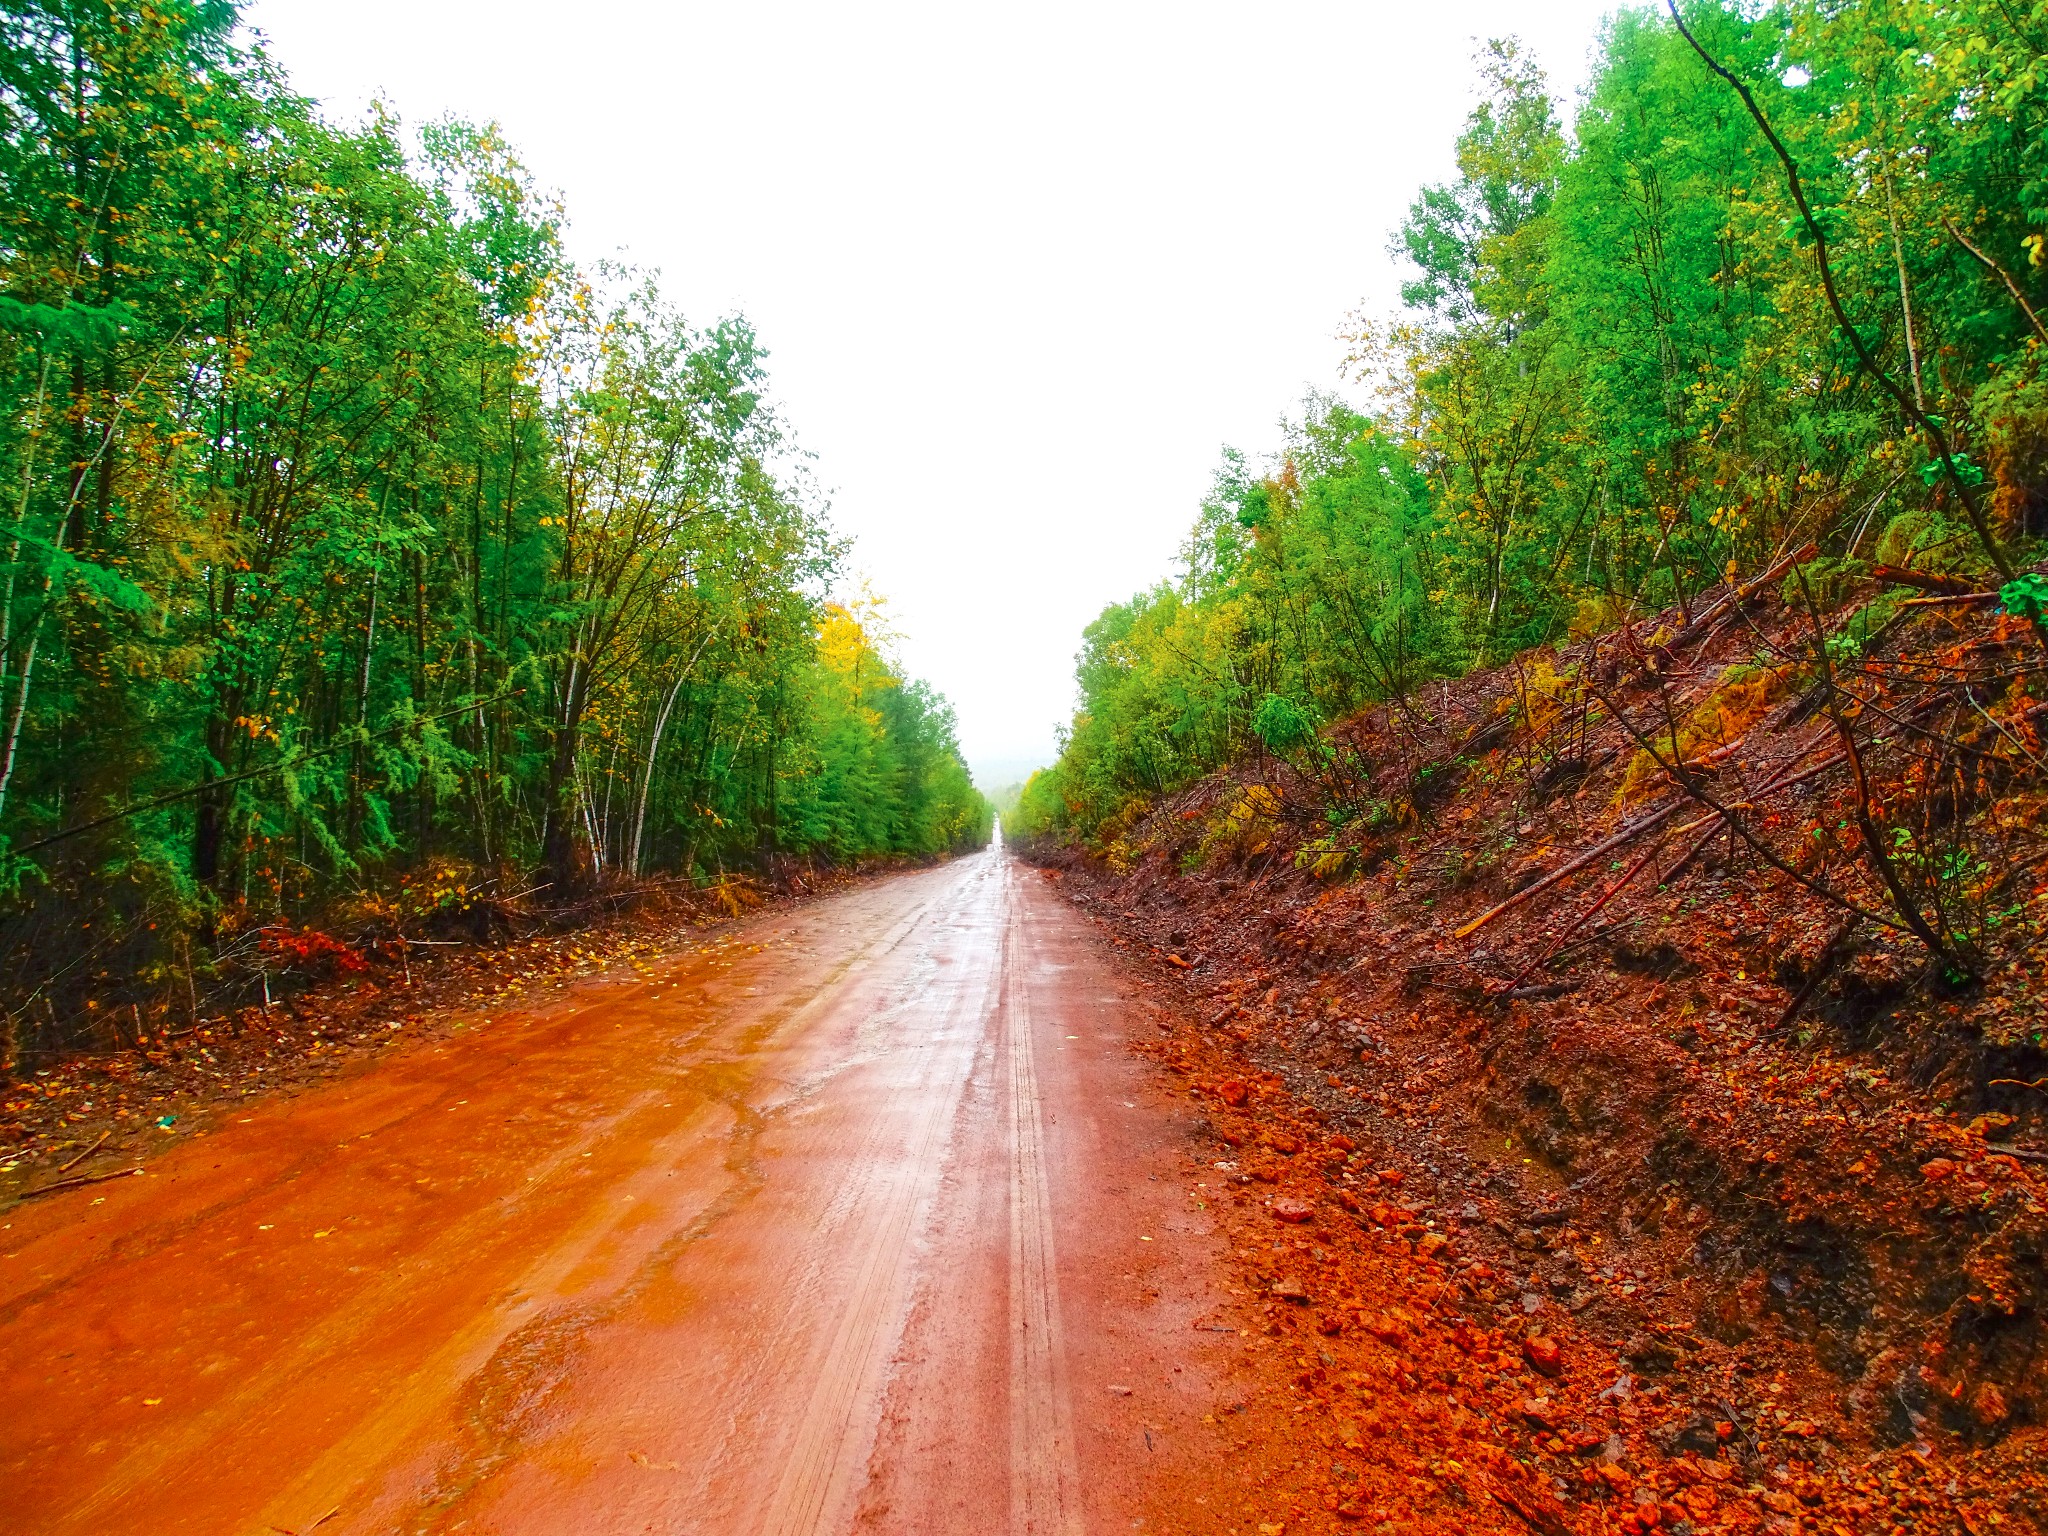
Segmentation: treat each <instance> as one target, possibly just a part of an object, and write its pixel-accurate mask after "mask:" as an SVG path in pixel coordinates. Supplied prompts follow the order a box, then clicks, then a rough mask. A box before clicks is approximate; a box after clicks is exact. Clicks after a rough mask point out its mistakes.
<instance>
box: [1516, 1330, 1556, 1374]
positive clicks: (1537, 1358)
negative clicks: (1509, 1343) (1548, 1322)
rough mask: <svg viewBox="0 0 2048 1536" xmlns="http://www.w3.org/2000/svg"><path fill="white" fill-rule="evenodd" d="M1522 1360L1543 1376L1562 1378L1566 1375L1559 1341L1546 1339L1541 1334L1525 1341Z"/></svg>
mask: <svg viewBox="0 0 2048 1536" xmlns="http://www.w3.org/2000/svg"><path fill="white" fill-rule="evenodd" d="M1522 1358H1523V1359H1525V1360H1527V1361H1528V1362H1529V1365H1530V1368H1531V1369H1532V1370H1535V1371H1537V1372H1538V1373H1540V1374H1541V1375H1544V1376H1560V1375H1562V1374H1564V1355H1563V1352H1562V1351H1561V1350H1559V1349H1558V1347H1557V1340H1555V1339H1552V1338H1546V1337H1545V1336H1544V1335H1542V1334H1540V1333H1539V1334H1536V1335H1535V1336H1534V1337H1532V1338H1529V1339H1525V1340H1523V1342H1522Z"/></svg>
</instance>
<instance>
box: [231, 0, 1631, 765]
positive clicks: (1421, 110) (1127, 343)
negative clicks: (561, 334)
mask: <svg viewBox="0 0 2048 1536" xmlns="http://www.w3.org/2000/svg"><path fill="white" fill-rule="evenodd" d="M1611 8H1612V5H1611V0H1521V3H1511V0H1435V3H1425V4H1415V3H1391V0H1350V3H1340V0H1257V3H1240V4H1213V3H1200V0H1193V3H1190V0H1181V3H1173V4H1163V3H1137V0H1093V3H1088V4H1071V3H1065V0H1040V3H1037V4H1034V5H1029V6H1022V5H993V4H972V3H966V0H954V3H952V4H944V5H939V4H915V3H904V0H891V3H868V0H772V3H744V0H725V3H718V4H712V3H703V0H670V3H666V4H662V3H635V0H582V3H580V4H578V5H576V6H562V5H559V4H550V5H540V4H535V3H529V0H403V3H401V0H350V3H348V4H339V3H336V0H257V3H255V4H253V5H251V7H250V9H249V12H248V17H249V20H250V22H251V23H252V24H253V25H254V26H256V27H257V28H259V29H260V30H261V31H263V32H264V33H265V34H266V35H267V36H268V38H269V39H270V43H271V51H272V53H273V55H274V56H275V57H276V58H277V59H279V60H280V61H281V62H282V63H283V64H284V65H285V66H286V68H287V70H288V71H289V72H290V74H291V76H292V79H293V80H294V82H295V83H296V85H297V86H298V88H299V89H300V90H302V91H303V92H305V93H307V94H309V95H312V96H316V97H319V98H320V99H321V100H323V101H324V102H326V103H327V104H328V106H329V108H330V109H331V110H332V112H334V113H335V114H336V115H338V116H342V117H354V116H357V115H359V114H360V113H361V111H362V110H363V108H364V107H365V106H366V104H367V103H368V102H369V101H370V100H371V99H372V98H373V97H381V98H382V99H384V100H385V101H387V102H389V103H390V104H391V105H392V106H393V107H395V108H396V109H397V110H398V111H399V112H400V113H401V114H402V115H403V116H404V117H405V118H406V119H407V120H408V121H409V122H414V123H417V122H420V121H423V120H426V119H430V118H434V117H438V116H441V115H442V114H444V113H449V112H453V113H456V114H459V115H461V116H464V117H468V118H471V119H474V120H477V121H487V120H496V121H497V122H499V123H501V124H503V125H504V127H505V129H506V130H507V132H508V134H509V136H510V138H511V140H512V141H513V143H514V144H516V145H517V146H518V147H519V149H520V151H521V153H522V155H523V157H524V158H525V160H526V161H527V163H528V164H529V165H530V166H531V167H532V169H533V170H534V172H535V173H536V175H537V176H538V177H539V179H540V180H541V182H542V183H543V184H544V185H546V186H549V187H552V188H555V189H558V190H559V191H561V192H562V193H563V194H564V195H565V197H566V199H567V203H568V207H569V213H570V219H571V229H570V246H571V249H572V251H573V252H574V253H575V255H576V256H577V257H578V258H579V259H582V260H593V259H596V258H598V257H602V256H608V255H615V254H620V253H623V254H624V255H626V256H627V257H628V258H629V259H631V260H633V261H635V262H637V263H640V264H642V265H644V266H649V267H655V268H659V269H660V270H661V272H662V274H663V278H664V286H665V288H666V289H667V291H668V292H669V294H670V295H671V297H673V298H674V299H675V300H676V301H677V302H678V303H680V304H681V305H682V307H683V308H684V310H685V311H686V312H687V313H688V314H689V315H690V316H691V317H692V318H694V319H696V320H698V321H699V322H700V323H702V322H708V321H710V320H712V319H714V318H715V317H716V316H718V315H720V314H722V313H727V312H730V311H734V310H738V311H742V312H744V313H745V314H746V315H747V316H748V317H749V318H751V319H752V321H753V322H754V325H755V327H756V328H757V330H759V332H760V333H761V336H762V338H763V340H764V342H765V343H766V345H767V347H768V349H769V352H770V358H769V366H770V369H771V372H772V375H773V379H774V384H775V389H776V393H777V394H778V395H779V396H780V398H781V399H782V401H783V403H784V405H785V407H786V410H787V414H788V416H789V419H790V421H791V423H792V424H793V425H794V427H795V429H796V431H797V434H798V436H799V438H800V440H801V442H802V444H803V445H804V446H805V447H806V448H808V449H809V450H810V451H811V452H812V453H814V454H815V455H816V459H817V475H818V479H819V481H820V483H821V484H822V485H823V486H825V487H826V488H827V489H829V490H830V492H831V493H832V516H833V519H834V521H835V523H836V524H837V526H838V527H839V528H840V529H841V530H842V531H843V532H845V533H848V534H851V535H852V536H853V537H854V538H855V540H856V541H857V542H856V549H855V561H856V564H857V566H858V568H859V570H860V571H861V572H863V573H864V574H865V575H867V576H868V577H869V578H870V579H871V580H872V582H873V583H874V586H875V587H876V589H877V590H878V591H880V592H882V593H884V594H885V595H887V596H888V597H889V598H890V599H891V612H892V614H893V616H894V620H895V623H896V625H897V627H898V629H899V630H900V631H901V632H902V634H903V637H904V645H903V653H904V659H905V661H906V663H907V665H908V667H909V668H910V670H912V671H913V672H914V673H916V674H918V675H921V676H924V677H926V678H929V679H930V680H931V681H932V682H933V683H935V684H936V685H937V686H938V687H939V688H940V689H941V690H943V691H944V692H945V694H946V695H947V696H948V697H949V698H950V699H951V700H952V701H953V703H954V705H955V707H956V708H957V709H958V711H959V718H960V737H961V744H962V746H963V747H964V749H965V751H966V753H967V757H968V760H969V762H970V763H972V764H973V765H974V767H975V769H976V772H977V777H979V778H980V779H981V780H982V782H983V785H984V787H987V788H994V787H996V786H997V785H999V784H1000V783H1001V782H1003V781H1005V780H1007V779H1009V778H1011V777H1017V776H1021V771H1022V770H1023V769H1024V768H1026V767H1028V766H1030V765H1032V764H1034V763H1039V762H1045V761H1049V760H1050V759H1051V756H1052V754H1053V751H1054V744H1053V743H1054V738H1053V732H1054V729H1055V727H1056V726H1057V725H1059V724H1060V723H1062V722H1063V721H1064V720H1065V719H1066V718H1067V716H1068V714H1069V713H1070V711H1071V708H1072V703H1073V678H1072V673H1073V656H1074V652H1075V650H1076V649H1077V648H1078V645H1079V642H1080V633H1081V628H1082V626H1083V625H1084V624H1086V623H1087V622H1088V621H1089V620H1090V619H1092V618H1093V617H1094V616H1095V614H1096V613H1097V612H1099V611H1100V610H1101V608H1102V606H1103V604H1105V603H1107V602H1110V601H1113V600H1116V599H1120V598H1124V597H1127V596H1129V595H1130V594H1131V593H1132V592H1134V591H1136V590H1138V589H1140V588H1142V587H1144V586H1147V585H1149V584H1150V583H1152V582H1154V581H1156V580H1158V579H1159V578H1161V577H1162V576H1165V575H1166V574H1168V573H1169V571H1170V570H1171V569H1172V565H1173V560H1174V555H1175V551H1176V549H1177V548H1178V545H1179V542H1180V539H1181V536H1182V534H1183V533H1184V532H1185V530H1186V528H1187V526H1188V524H1189V523H1190V521H1191V520H1192V518H1193V516H1194V513H1195V507H1196V503H1197V501H1198V499H1199V498H1200V496H1201V494H1202V492H1203V490H1204V489H1205V487H1206V486H1207V484H1208V481H1209V476H1210V473H1211V471H1212V470H1213V469H1214V467H1215V465H1216V462H1217V456H1218V453H1219V451H1220V449H1221V447H1222V445H1223V444H1225V443H1231V444H1235V445H1236V446H1238V447H1241V448H1243V449H1245V450H1247V451H1248V452H1257V451H1262V450H1264V449H1267V448H1269V447H1270V446H1272V445H1273V444H1274V443H1275V442H1276V441H1277V437H1278V434H1277V431H1276V428H1275V423H1276V422H1277V420H1278V418H1279V417H1280V416H1281V415H1282V414H1283V413H1286V412H1289V411H1290V410H1291V409H1292V408H1293V407H1294V406H1295V404H1296V403H1297V402H1298V401H1299V400H1300V399H1301V397H1302V395H1303V393H1304V391H1306V390H1307V389H1309V388H1311V387H1316V388H1329V387H1332V386H1334V385H1335V384H1336V382H1337V379H1336V367H1337V362H1338V358H1339V355H1340V350H1341V349H1340V347H1339V346H1338V344H1337V342H1336V341H1335V339H1334V338H1335V332H1336V329H1337V327H1338V325H1339V323H1340V322H1341V321H1342V319H1343V317H1344V315H1345V313H1346V312H1347V311H1348V310H1350V309H1352V308H1353V307H1355V306H1356V305H1358V304H1359V303H1361V302H1364V303H1365V304H1366V305H1368V306H1369V307H1372V308H1375V309H1379V310H1391V309H1392V308H1393V307H1394V305H1395V303H1396V290H1397V285H1398V282H1399V280H1400V279H1399V274H1398V273H1397V271H1396V270H1395V269H1394V267H1393V265H1392V263H1391V262H1390V261H1389V260H1388V258H1387V256H1386V254H1385V247H1386V242H1387V238H1388V234H1389V232H1390V231H1391V230H1392V229H1393V228H1394V226H1395V225H1396V224H1397V223H1398V222H1399V220H1400V218H1401V216H1402V214H1403V213H1404V211H1405V210H1406V208H1407V205H1408V202H1409V200H1410V199H1411V198H1412V197H1413V196H1414V194H1415V190H1416V188H1417V187H1418V186H1419V185H1420V184H1421V183H1422V182H1424V181H1429V180H1437V179H1441V178H1443V177H1444V176H1446V175H1447V174H1448V172H1449V170H1450V164H1451V141H1452V139H1453V137H1454V136H1455V135H1456V132H1457V130H1458V126H1459V124H1460V122H1461V121H1462V119H1463V117H1464V115H1465V113H1466V112H1467V111H1468V110H1469V109H1470V105H1471V100H1472V89H1471V88H1472V79H1473V71H1472V66H1471V55H1472V51H1473V47H1474V43H1475V40H1476V39H1480V38H1484V37H1488V36H1494V35H1499V34H1502V33H1506V32H1514V33H1517V34H1518V35H1519V36H1521V37H1522V38H1523V39H1524V41H1526V42H1527V43H1529V44H1530V45H1531V46H1532V48H1533V49H1534V50H1535V52H1536V55H1537V57H1538V59H1539V60H1540V61H1541V62H1542V63H1543V64H1544V65H1545V67H1546V68H1548V69H1549V71H1550V73H1551V77H1552V80H1553V83H1554V85H1555V86H1556V88H1557V90H1558V91H1559V93H1560V94H1561V95H1562V96H1563V97H1564V98H1565V99H1566V100H1567V102H1569V101H1570V100H1571V99H1572V98H1573V97H1574V96H1575V94H1576V92H1577V90H1578V88H1579V86H1580V84H1581V83H1582V81H1583V79H1584V77H1585V74H1586V70H1587V60H1588V53H1589V49H1590V48H1591V46H1592V44H1593V41H1594V38H1595V35H1596V33H1597V30H1598V26H1599V22H1600V18H1601V16H1602V15H1603V14H1604V13H1606V12H1607V11H1608V10H1610V9H1611Z"/></svg>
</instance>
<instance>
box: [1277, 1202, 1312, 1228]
mask: <svg viewBox="0 0 2048 1536" xmlns="http://www.w3.org/2000/svg"><path fill="white" fill-rule="evenodd" d="M1273 1214H1274V1216H1275V1217H1277V1218H1278V1219H1279V1220H1281V1221H1286V1222H1292V1223H1293V1224H1294V1225H1296V1226H1299V1225H1301V1224H1302V1223H1303V1222H1308V1221H1314V1220H1315V1216H1316V1211H1315V1207H1314V1206H1312V1205H1303V1204H1302V1203H1301V1202H1300V1201H1299V1200H1275V1201H1274V1202H1273Z"/></svg>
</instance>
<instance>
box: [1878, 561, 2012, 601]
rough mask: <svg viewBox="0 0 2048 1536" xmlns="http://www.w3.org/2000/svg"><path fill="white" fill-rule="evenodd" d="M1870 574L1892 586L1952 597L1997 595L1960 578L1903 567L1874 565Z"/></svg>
mask: <svg viewBox="0 0 2048 1536" xmlns="http://www.w3.org/2000/svg"><path fill="white" fill-rule="evenodd" d="M1870 574H1871V575H1872V576H1874V577H1876V578H1877V579H1878V580H1879V581H1882V582H1885V583H1886V584H1887V585H1890V586H1894V587H1918V588H1919V589H1920V590H1921V591H1922V592H1942V593H1946V594H1947V595H1948V596H1950V597H1988V596H1993V595H1995V594H1992V593H1987V592H1985V591H1984V590H1983V589H1982V588H1981V587H1978V586H1976V585H1974V584H1973V583H1971V582H1968V581H1965V580H1964V579H1963V578H1962V577H1960V576H1944V575H1941V574H1940V573H1938V572H1935V571H1916V570H1912V569H1910V568H1909V567H1907V566H1903V565H1873V566H1872V567H1871V568H1870Z"/></svg>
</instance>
